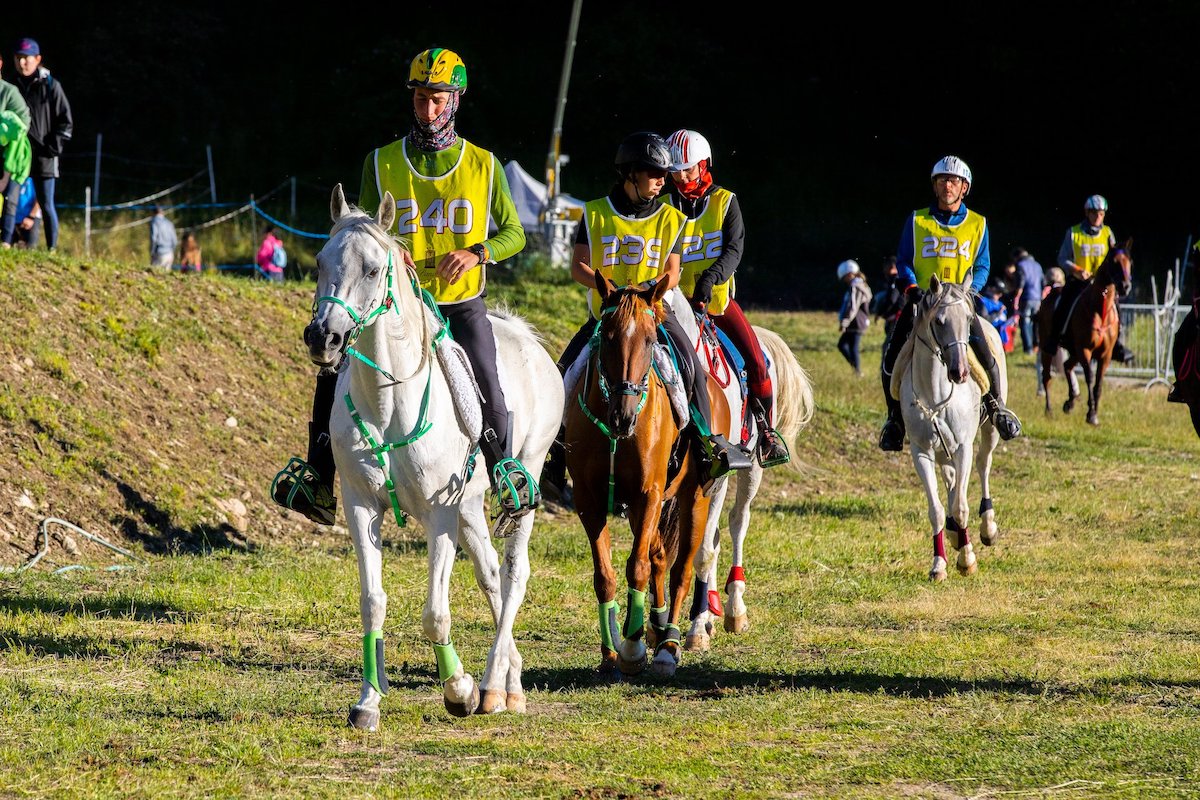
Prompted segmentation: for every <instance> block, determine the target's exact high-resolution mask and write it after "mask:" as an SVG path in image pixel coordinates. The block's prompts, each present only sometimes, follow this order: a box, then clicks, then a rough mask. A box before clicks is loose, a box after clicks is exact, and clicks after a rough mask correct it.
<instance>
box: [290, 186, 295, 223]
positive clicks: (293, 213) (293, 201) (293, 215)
mask: <svg viewBox="0 0 1200 800" xmlns="http://www.w3.org/2000/svg"><path fill="white" fill-rule="evenodd" d="M291 221H292V224H293V225H294V224H295V223H296V176H295V175H293V176H292V216H291Z"/></svg>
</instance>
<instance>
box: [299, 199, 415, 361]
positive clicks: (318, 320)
mask: <svg viewBox="0 0 1200 800" xmlns="http://www.w3.org/2000/svg"><path fill="white" fill-rule="evenodd" d="M329 211H330V216H331V217H332V219H333V223H334V224H333V229H332V230H331V231H330V233H329V241H328V242H326V243H325V246H324V247H322V248H321V251H320V252H319V253H317V269H318V272H317V291H316V295H315V296H314V300H313V309H312V311H313V317H312V321H311V322H309V323H308V326H307V327H305V329H304V342H305V344H307V345H308V353H309V357H310V358H311V359H312V361H313V363H314V364H316V365H318V366H321V367H332V366H334V365H336V364H337V363H338V361H339V360H340V359H341V357H342V355H343V354H344V353H345V351H346V348H348V347H349V346H350V345H352V344H353V343H354V340H355V339H356V338H358V335H359V334H360V333H361V332H362V330H363V328H365V327H366V326H367V325H368V324H370V322H371V321H373V320H374V318H375V317H376V316H378V315H379V314H381V313H383V312H385V311H387V310H388V309H390V308H391V307H392V306H393V304H394V303H395V297H394V295H393V294H392V287H393V285H394V281H395V278H394V275H393V273H395V272H397V271H400V270H401V269H402V267H403V263H404V262H403V260H402V259H403V254H396V255H393V249H396V248H399V247H402V245H401V244H400V242H398V241H397V240H395V239H393V238H392V237H391V236H389V235H388V234H387V230H388V228H390V227H391V225H392V222H393V221H394V220H395V218H396V201H395V200H394V199H393V198H392V195H391V193H390V192H385V193H384V195H383V200H382V202H380V204H379V211H378V212H377V213H376V214H375V216H374V217H372V216H370V215H369V214H367V213H365V212H363V211H361V210H359V209H357V208H354V207H352V206H350V205H349V204H348V203H347V202H346V196H345V195H344V194H343V193H342V185H341V184H340V183H339V184H338V185H337V186H335V187H334V188H333V196H332V198H331V199H330V206H329Z"/></svg>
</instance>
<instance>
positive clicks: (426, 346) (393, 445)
mask: <svg viewBox="0 0 1200 800" xmlns="http://www.w3.org/2000/svg"><path fill="white" fill-rule="evenodd" d="M368 232H369V233H371V235H372V236H373V237H374V238H376V240H378V239H379V237H378V236H375V233H374V232H373V231H368ZM392 253H393V249H392V247H391V246H390V245H387V254H388V262H387V291H386V292H385V293H384V298H383V301H382V302H380V304H379V305H378V306H377V307H376V308H375V309H374V310H372V311H370V312H369V313H367V314H365V315H362V316H360V315H359V314H358V312H356V311H355V310H354V308H353V307H352V306H351V305H350V304H349V303H347V302H346V301H344V300H342V299H341V298H340V297H334V296H332V295H323V296H321V297H318V298H317V299H316V300H314V301H313V305H312V313H313V318H314V319H315V318H316V315H317V310H318V309H319V308H320V307H321V304H322V303H334V304H335V305H338V306H341V307H342V309H344V310H345V311H346V313H347V314H349V315H350V319H352V320H354V328H353V330H351V331H350V333H349V334H348V335H347V336H346V342H345V345H344V347H343V352H344V353H345V354H346V355H350V356H353V357H355V358H357V359H358V360H359V361H361V362H363V363H364V364H366V365H367V366H368V367H370V368H371V369H373V370H375V371H376V372H378V373H380V374H381V375H383V376H384V377H385V378H387V379H388V380H389V381H391V383H392V384H401V383H406V382H408V381H410V380H412V379H413V378H415V377H416V376H417V374H418V373H420V372H421V371H422V370H426V374H425V390H424V391H423V392H422V393H421V406H420V410H419V411H418V413H417V421H416V423H415V424H414V425H413V429H412V431H410V432H409V433H408V435H407V436H405V437H403V438H402V439H399V440H398V441H395V442H383V443H379V442H377V441H376V440H375V437H374V436H372V435H371V432H370V431H369V430H368V429H367V425H366V423H365V422H364V421H363V418H362V415H361V414H359V412H358V409H357V408H355V406H354V400H353V399H351V397H350V392H346V396H345V401H346V408H347V409H348V410H349V412H350V418H351V419H352V420H353V421H354V425H355V427H357V428H358V432H359V433H360V434H361V435H362V437H363V439H364V440H365V441H366V443H367V446H368V447H370V448H371V454H372V455H373V456H375V461H376V462H377V463H378V464H379V468H380V469H381V470H383V483H384V486H385V487H386V488H387V492H388V500H389V501H391V504H392V513H393V515H394V516H395V517H396V524H397V525H399V526H400V527H401V528H403V527H405V526H406V524H407V515H406V514H405V513H404V511H403V509H401V508H400V500H399V498H398V497H397V496H396V484H395V482H394V481H393V480H392V471H391V470H390V469H389V468H388V462H387V453H388V452H389V451H391V450H397V449H399V448H401V447H407V446H408V445H410V444H412V443H413V442H415V441H417V440H418V439H420V438H421V437H422V436H424V435H425V434H427V433H429V431H430V429H432V428H433V423H432V422H430V421H429V395H430V389H431V388H432V386H433V358H432V354H433V351H434V349H435V348H436V347H437V345H438V342H440V341H441V340H442V339H444V338H446V336H447V335H448V334H449V328H448V326H447V325H446V320H445V318H444V317H443V316H442V315H441V312H440V311H438V309H437V305H436V303H434V301H433V296H432V295H430V294H429V292H428V291H426V290H424V289H422V288H420V283H419V282H418V281H417V275H416V273H415V272H414V271H413V270H412V269H411V268H407V272H408V276H409V281H410V283H411V285H412V289H413V295H414V296H415V297H416V298H417V301H418V305H419V306H420V307H422V311H423V309H424V307H428V308H431V309H433V311H434V313H435V314H436V315H437V318H438V321H439V323H440V326H439V328H438V331H437V333H436V334H435V335H433V336H432V337H430V333H429V325H427V324H426V323H425V319H424V313H422V315H421V331H422V333H421V360H420V362H418V364H417V368H416V369H415V370H413V372H412V374H410V375H408V376H407V377H404V378H397V377H395V376H394V375H392V374H391V373H390V372H388V371H387V370H385V369H384V368H383V367H381V366H379V365H378V364H376V363H375V362H374V361H372V360H371V359H370V358H368V357H367V356H366V355H364V354H362V353H360V352H359V351H358V350H356V349H355V348H354V343H355V342H357V341H358V337H359V336H361V335H362V332H363V331H364V330H366V329H367V328H368V327H370V326H371V325H373V324H374V323H375V321H376V320H377V319H378V318H379V317H380V316H381V315H383V314H386V313H387V312H388V311H395V312H396V315H397V316H399V315H400V301H399V300H397V298H396V295H395V293H394V291H393V289H392V270H393V266H392Z"/></svg>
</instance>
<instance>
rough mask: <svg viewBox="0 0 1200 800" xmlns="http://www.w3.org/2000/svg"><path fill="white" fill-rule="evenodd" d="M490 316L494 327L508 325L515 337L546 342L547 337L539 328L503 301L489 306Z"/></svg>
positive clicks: (540, 342)
mask: <svg viewBox="0 0 1200 800" xmlns="http://www.w3.org/2000/svg"><path fill="white" fill-rule="evenodd" d="M488 316H489V317H491V318H492V325H493V327H505V326H507V327H509V328H511V329H512V335H513V336H514V337H515V338H522V339H532V340H533V341H535V342H537V343H538V344H540V345H545V344H546V338H545V337H544V336H542V334H541V332H540V331H538V329H537V328H535V327H533V325H531V324H530V323H529V321H528V320H526V319H525V318H524V317H522V316H521V315H520V314H518V313H517V312H516V311H513V310H512V309H511V308H509V307H508V306H507V305H505V304H503V303H501V304H498V305H496V306H495V307H493V308H489V309H488Z"/></svg>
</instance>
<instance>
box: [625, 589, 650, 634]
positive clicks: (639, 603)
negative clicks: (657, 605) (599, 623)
mask: <svg viewBox="0 0 1200 800" xmlns="http://www.w3.org/2000/svg"><path fill="white" fill-rule="evenodd" d="M628 599H629V612H628V613H627V614H626V615H625V628H624V630H622V631H621V632H622V634H624V636H625V638H626V639H632V638H633V637H634V636H635V635H636V636H638V637H640V636H641V635H642V630H643V629H644V628H645V627H646V593H645V592H639V591H638V590H637V589H632V588H631V589H630V590H629V595H628Z"/></svg>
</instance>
